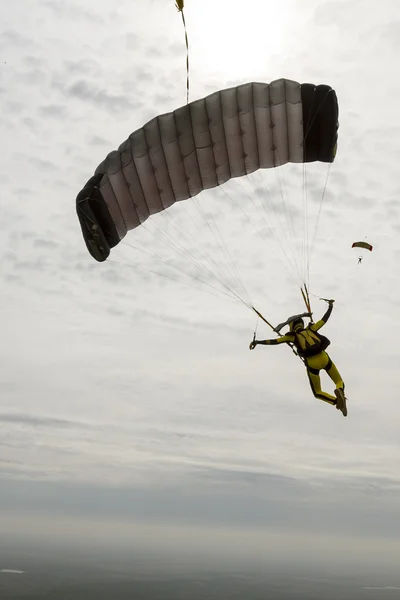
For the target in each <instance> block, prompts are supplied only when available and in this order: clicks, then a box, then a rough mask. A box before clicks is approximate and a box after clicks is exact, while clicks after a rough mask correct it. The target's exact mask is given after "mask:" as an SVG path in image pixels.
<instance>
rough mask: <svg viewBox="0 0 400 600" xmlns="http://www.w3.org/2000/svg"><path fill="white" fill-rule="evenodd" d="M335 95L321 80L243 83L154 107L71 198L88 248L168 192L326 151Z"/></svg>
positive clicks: (156, 205) (332, 132) (159, 204)
mask: <svg viewBox="0 0 400 600" xmlns="http://www.w3.org/2000/svg"><path fill="white" fill-rule="evenodd" d="M337 129H338V104H337V97H336V93H335V91H334V90H333V89H332V88H331V87H329V86H327V85H314V84H310V83H304V84H300V83H298V82H295V81H291V80H287V79H279V80H277V81H273V82H271V83H269V84H268V83H246V84H243V85H239V86H237V87H232V88H228V89H224V90H221V91H218V92H215V93H213V94H211V95H209V96H207V97H205V98H203V99H200V100H196V101H194V102H191V103H189V104H187V105H185V106H182V107H181V108H178V109H177V110H175V111H173V112H171V113H166V114H162V115H160V116H158V117H155V118H154V119H152V120H151V121H149V122H148V123H147V124H146V125H144V127H142V128H140V129H138V130H136V131H135V132H133V133H132V134H131V135H130V136H129V138H128V139H127V140H126V141H125V142H124V143H123V144H122V145H121V146H120V147H119V149H118V150H117V151H114V152H111V153H110V154H109V155H108V156H107V158H106V159H105V160H104V161H103V162H102V163H101V164H100V165H99V166H98V167H97V169H96V171H95V175H94V176H93V177H92V178H91V179H89V181H88V182H87V183H86V185H85V187H84V188H83V189H82V190H81V191H80V192H79V194H78V196H77V199H76V209H77V214H78V217H79V220H80V224H81V228H82V232H83V236H84V239H85V242H86V245H87V248H88V250H89V252H90V253H91V255H92V256H93V257H94V258H95V259H96V260H98V261H103V260H106V258H107V257H108V255H109V253H110V248H112V247H113V246H116V245H117V244H118V243H119V242H120V241H121V240H122V239H123V238H124V237H125V235H126V234H127V232H128V231H129V230H131V229H134V228H135V227H138V226H139V225H141V224H142V223H144V221H146V219H147V218H148V217H149V216H150V215H152V214H155V213H157V212H160V211H162V210H164V209H166V208H168V207H169V206H171V205H172V204H174V203H175V202H177V201H181V200H186V199H188V198H191V197H194V196H196V195H197V194H199V193H200V192H201V191H203V190H206V189H210V188H214V187H216V186H219V185H222V184H223V183H225V182H226V181H228V180H230V179H232V178H235V177H242V176H244V175H247V174H250V173H252V172H254V171H256V170H257V169H269V168H273V167H278V166H281V165H284V164H285V163H288V162H292V163H303V162H304V163H306V162H314V161H321V162H326V163H331V162H333V161H334V159H335V154H336V145H337Z"/></svg>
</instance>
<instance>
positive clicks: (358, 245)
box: [351, 242, 379, 254]
mask: <svg viewBox="0 0 400 600" xmlns="http://www.w3.org/2000/svg"><path fill="white" fill-rule="evenodd" d="M351 247H352V248H365V250H369V251H370V252H371V251H372V248H373V246H371V244H368V243H367V242H354V243H353V244H352V246H351ZM378 254H379V252H378Z"/></svg>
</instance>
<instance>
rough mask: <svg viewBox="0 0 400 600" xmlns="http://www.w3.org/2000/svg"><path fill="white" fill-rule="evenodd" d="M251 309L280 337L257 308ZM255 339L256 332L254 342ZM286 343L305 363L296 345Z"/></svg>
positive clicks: (254, 337) (254, 336)
mask: <svg viewBox="0 0 400 600" xmlns="http://www.w3.org/2000/svg"><path fill="white" fill-rule="evenodd" d="M251 309H252V310H253V311H254V312H255V313H256V315H258V316H259V317H260V319H261V320H262V321H264V323H266V324H267V325H268V326H269V327H271V329H272V330H273V331H274V332H275V333H276V335H279V333H278V332H277V331H276V329H275V327H274V326H273V325H271V323H270V322H269V321H267V319H266V318H265V317H264V316H263V315H262V314H261V313H260V311H258V310H257V309H256V308H254V306H252V307H251ZM255 339H256V332H254V335H253V342H254V341H255ZM285 343H286V344H287V345H288V346H289V348H290V349H291V350H292V352H293V354H295V355H296V356H298V357H299V358H300V360H301V361H302V362H303V363H304V359H303V358H302V357H301V356H300V354H299V353H298V352H297V350H296V348H295V346H294V344H292V343H291V342H285Z"/></svg>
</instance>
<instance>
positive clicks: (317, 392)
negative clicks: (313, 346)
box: [307, 357, 336, 405]
mask: <svg viewBox="0 0 400 600" xmlns="http://www.w3.org/2000/svg"><path fill="white" fill-rule="evenodd" d="M312 358H314V357H312ZM308 360H309V359H308ZM308 360H307V363H308ZM319 371H320V370H319V369H314V368H312V367H310V366H309V365H307V375H308V381H309V382H310V387H311V390H312V393H313V394H314V396H315V397H316V398H318V400H323V401H324V402H328V404H333V405H336V398H335V396H331V394H328V393H327V392H323V391H322V389H321V378H320V376H319Z"/></svg>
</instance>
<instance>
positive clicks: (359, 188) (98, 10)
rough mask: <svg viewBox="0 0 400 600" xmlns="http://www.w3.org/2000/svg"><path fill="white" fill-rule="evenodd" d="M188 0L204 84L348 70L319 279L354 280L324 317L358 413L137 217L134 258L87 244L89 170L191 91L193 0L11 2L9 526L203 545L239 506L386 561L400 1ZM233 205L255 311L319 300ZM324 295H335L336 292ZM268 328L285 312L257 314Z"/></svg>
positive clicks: (4, 325) (3, 92) (5, 36)
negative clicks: (183, 280) (115, 525)
mask: <svg viewBox="0 0 400 600" xmlns="http://www.w3.org/2000/svg"><path fill="white" fill-rule="evenodd" d="M186 4H187V6H186V21H187V27H188V33H189V42H190V67H191V71H190V82H191V89H190V99H191V100H195V99H196V98H200V97H203V96H204V95H206V94H208V93H211V92H213V91H216V90H218V89H222V88H224V87H229V86H231V85H237V84H239V83H244V82H247V81H266V82H268V81H272V80H274V79H277V78H280V77H287V78H291V79H294V80H296V81H300V82H303V81H311V82H313V83H328V84H329V85H331V86H332V87H333V88H334V89H335V90H336V92H337V95H338V99H339V110H340V113H339V121H340V128H339V145H338V153H337V158H336V160H335V162H334V164H333V166H332V168H331V170H330V173H329V184H328V187H327V192H326V197H325V199H324V203H323V210H322V212H321V217H320V220H319V224H318V230H317V237H316V241H315V246H314V251H313V254H312V262H311V268H310V285H311V289H312V291H313V292H314V293H315V294H316V296H324V297H334V298H335V299H336V303H335V307H334V311H333V315H332V317H331V320H330V322H329V324H328V325H327V326H326V327H325V329H324V333H325V334H326V335H327V336H328V337H329V338H330V339H331V341H332V344H331V346H330V354H331V356H332V359H333V360H334V361H335V362H336V364H337V366H338V368H339V370H340V372H341V373H342V375H343V378H344V380H345V382H346V390H347V395H348V398H349V400H348V408H349V416H348V417H347V419H344V418H343V417H342V415H341V414H340V413H339V412H338V411H336V410H335V409H333V408H332V407H330V406H328V405H326V404H324V403H322V402H320V401H318V400H316V399H315V398H313V396H312V394H311V392H310V389H309V385H308V381H307V378H306V374H305V373H304V368H303V366H302V365H301V363H300V361H299V360H298V359H296V357H294V356H293V355H292V354H291V353H290V351H289V349H288V348H287V347H278V348H265V347H258V348H257V349H256V350H255V351H254V352H249V350H248V344H249V342H250V341H251V339H252V336H253V331H254V327H255V324H256V320H255V318H254V316H253V315H252V313H251V312H250V311H249V310H248V309H247V308H246V307H245V306H243V305H242V304H240V303H235V302H232V301H231V300H230V299H228V298H226V297H225V296H223V295H222V294H219V295H217V297H215V296H212V295H209V294H206V293H204V292H202V291H199V290H197V289H195V288H194V287H190V286H185V285H182V284H180V283H176V282H173V281H171V280H170V279H168V278H166V277H159V276H157V275H155V274H154V273H153V272H152V271H153V270H155V271H157V270H158V271H160V264H157V261H155V262H153V263H152V262H151V261H150V260H149V258H142V255H140V256H139V257H138V258H137V256H136V253H135V252H136V251H135V249H134V248H133V247H132V246H131V245H130V244H132V245H134V244H135V242H137V241H138V240H140V243H141V244H142V247H143V246H146V244H147V242H146V238H145V237H143V238H140V235H142V234H138V237H137V238H136V237H135V236H136V232H131V234H129V235H128V236H127V239H126V240H124V241H123V242H122V244H121V245H120V246H121V248H117V249H115V253H113V254H112V256H111V259H113V260H114V259H115V262H109V263H105V264H101V265H100V264H99V263H96V262H95V261H94V260H93V259H92V258H91V256H90V255H89V254H88V252H87V250H86V247H85V244H84V242H83V239H82V235H81V231H80V227H79V222H78V219H77V216H76V212H75V198H76V195H77V193H78V192H79V190H80V189H81V188H82V186H83V185H84V184H85V182H86V181H87V180H88V179H89V177H90V176H91V175H92V174H93V172H94V170H95V168H96V166H97V165H98V164H99V163H100V162H101V161H102V160H103V159H104V158H105V156H106V155H107V153H108V152H110V151H111V150H113V149H115V148H117V147H118V145H119V144H120V143H122V141H123V140H125V139H126V138H127V137H128V135H129V134H130V133H131V132H132V131H134V130H135V129H137V128H139V127H141V126H142V125H143V124H144V123H145V122H146V121H147V120H149V119H150V118H152V117H153V116H155V115H157V114H160V113H163V112H168V111H171V110H173V109H174V108H177V107H178V106H181V105H182V104H184V103H185V101H186V71H185V51H186V49H185V45H184V32H183V25H182V21H181V18H180V15H179V13H178V12H177V11H176V9H175V7H174V2H173V0H168V1H167V0H165V1H164V0H163V1H161V0H153V1H150V2H149V1H145V0H134V1H127V0H125V1H124V0H119V1H118V2H115V1H114V0H85V1H84V2H82V1H79V2H78V1H77V0H76V1H74V0H63V1H61V0H60V1H56V0H47V1H39V0H19V1H18V2H15V3H11V4H10V5H9V6H8V8H7V11H6V14H4V15H3V16H2V18H1V22H0V56H1V65H0V102H1V109H0V127H1V134H0V137H1V161H0V182H1V183H0V185H1V196H0V210H1V218H0V231H1V235H0V252H1V263H0V285H1V294H0V310H1V344H0V469H1V472H0V479H1V481H0V487H1V491H2V492H1V495H0V524H1V527H2V529H3V531H4V532H6V531H8V532H9V533H11V532H12V530H13V527H14V525H12V524H13V523H14V524H15V523H16V522H18V520H19V519H25V520H27V521H26V522H29V523H30V525H29V527H28V529H29V528H30V529H31V531H36V530H38V531H39V530H41V529H42V528H44V527H45V525H44V523H45V522H46V519H48V522H49V523H50V521H51V519H54V518H56V519H57V523H58V525H57V526H58V527H60V531H64V532H66V531H68V530H69V522H70V521H69V520H68V519H70V518H72V517H73V518H74V519H75V520H76V522H77V521H78V520H79V519H84V520H86V521H88V520H89V519H90V518H92V517H94V516H96V517H98V518H99V519H100V520H102V521H104V522H105V521H107V523H112V522H113V520H114V519H119V521H121V520H122V521H123V520H124V519H125V520H129V522H130V523H135V522H136V523H140V524H141V525H140V527H141V528H142V529H140V531H141V532H142V533H143V532H145V525H146V523H149V524H150V523H153V526H154V523H159V524H160V527H161V526H162V527H164V528H168V527H171V528H172V529H175V528H176V527H178V526H179V527H181V528H183V527H186V526H187V527H201V528H202V531H203V534H202V535H203V537H202V538H201V539H202V540H203V542H204V543H203V542H202V543H203V546H204V547H207V545H208V544H211V543H212V542H211V540H212V539H213V538H212V536H213V535H214V537H217V538H218V527H221V528H224V531H225V533H224V534H222V533H221V537H220V538H219V539H220V540H225V539H228V538H225V537H224V535H225V534H226V535H228V536H235V531H238V529H237V528H239V527H241V528H244V529H246V532H247V533H246V535H247V538H246V539H248V540H249V542H248V543H249V544H250V546H251V542H252V540H253V537H252V536H254V540H255V539H256V537H257V536H259V535H260V531H261V532H262V535H263V536H267V535H270V536H275V535H277V534H280V536H281V537H279V539H280V544H281V549H282V555H285V553H286V548H288V547H289V546H290V547H291V548H292V550H291V551H292V552H294V553H295V552H296V550H295V549H296V548H297V546H296V543H298V544H299V546H298V548H299V554H301V547H302V544H301V543H300V542H299V540H304V539H308V540H310V539H314V540H315V539H317V537H318V539H319V540H320V543H321V544H322V545H321V546H315V548H317V547H318V548H320V547H321V548H324V549H325V550H326V549H327V548H331V551H332V553H333V554H335V549H336V548H337V547H338V546H337V541H338V539H339V538H340V537H341V536H345V537H347V538H351V539H352V540H353V543H354V544H358V546H357V548H361V547H362V548H363V552H365V553H367V554H368V553H369V556H370V558H371V561H375V562H376V561H378V562H379V560H383V558H385V559H386V558H387V559H388V560H389V557H390V556H392V557H393V560H394V557H395V556H396V552H397V556H398V555H399V554H400V549H398V548H397V550H396V544H399V539H400V529H399V523H400V487H399V484H400V450H399V434H398V429H399V422H400V392H399V384H400V375H399V350H398V339H399V336H400V323H399V319H398V313H399V307H400V299H399V294H400V284H399V281H398V264H399V260H400V213H399V209H398V206H399V204H398V203H399V193H400V184H399V181H398V169H399V167H398V165H399V161H400V124H399V113H398V104H399V95H400V83H399V81H400V80H399V78H398V74H397V71H398V66H397V65H398V64H399V61H400V7H399V3H398V0H381V1H380V2H378V3H377V2H371V1H370V0H356V1H353V0H343V1H341V2H334V1H332V2H329V1H327V2H324V1H321V0H281V1H280V2H266V0H248V1H247V2H246V3H243V2H233V1H232V0H220V1H219V2H215V1H212V0H202V1H201V2H200V1H196V0H187V2H186ZM310 172H311V176H312V173H313V171H312V169H311V171H310ZM325 173H326V171H325ZM260 181H261V180H260ZM296 181H298V180H296V179H295V178H292V179H290V177H289V179H288V185H289V186H292V188H293V187H295V185H296ZM255 182H256V179H254V180H253V181H247V183H246V185H247V186H248V187H247V191H248V192H249V190H250V194H251V190H252V189H253V190H256V187H254V188H252V187H251V186H252V185H254V186H256V183H255ZM309 183H310V190H311V195H312V194H313V193H314V188H313V183H314V182H313V180H312V179H310V182H309ZM318 185H319V186H321V180H319V181H318ZM230 186H231V187H230V188H229V190H234V187H235V184H232V183H231V184H230ZM238 186H239V187H240V184H238ZM257 186H259V183H258V184H257ZM257 189H259V188H258V187H257ZM213 193H214V192H210V191H208V192H206V193H205V194H204V203H205V204H204V206H206V207H207V209H210V210H212V208H213V206H212V201H213V200H214V199H215V198H217V197H219V198H221V197H222V196H221V192H220V191H219V192H215V196H213ZM296 193H297V192H296ZM218 194H219V196H218ZM298 194H299V195H301V194H302V190H301V189H299V192H298ZM200 200H201V201H203V197H201V198H200ZM314 204H315V203H314ZM312 208H314V214H315V215H316V214H318V210H316V209H317V208H318V205H317V204H315V206H312ZM222 213H223V211H222ZM228 213H229V211H228ZM223 217H224V226H225V228H224V235H225V236H226V237H225V239H226V241H227V243H228V244H229V245H231V252H232V256H233V260H234V263H235V268H236V269H237V272H238V273H239V274H240V277H243V278H244V280H245V282H246V288H247V290H248V292H249V294H251V299H252V300H253V299H254V302H255V303H256V305H257V306H258V307H259V309H260V310H261V311H262V312H263V313H265V316H266V317H267V318H269V319H270V320H271V321H273V322H274V323H277V322H280V321H283V320H284V319H285V318H286V317H288V316H289V315H290V314H293V313H297V312H301V311H303V310H304V307H303V305H302V302H301V297H300V295H299V291H298V288H296V287H295V286H294V285H293V282H292V281H291V280H290V278H288V277H287V276H286V272H285V269H284V268H283V265H284V262H285V261H284V260H282V261H281V260H280V259H282V258H283V259H284V257H283V256H282V255H281V257H279V256H277V257H276V255H275V253H273V252H272V251H271V252H270V251H269V246H268V243H267V245H266V246H263V242H262V240H261V239H260V238H259V237H257V236H255V235H253V232H252V229H251V228H249V229H248V230H246V231H245V230H244V229H243V231H242V228H241V227H242V224H243V223H242V221H241V220H240V219H241V217H240V213H238V212H236V213H234V214H232V218H231V220H230V219H229V218H227V217H226V215H225V213H223ZM228 217H229V214H228ZM155 222H157V221H155ZM239 234H243V236H244V237H243V238H241V240H242V241H241V243H240V244H239V242H238V239H239V238H238V235H239ZM365 238H367V240H368V241H369V242H370V243H371V244H373V245H374V250H373V252H372V253H365V258H364V260H363V263H362V265H357V256H358V254H357V252H356V253H354V251H352V249H351V244H352V242H353V241H358V240H364V239H365ZM152 239H153V241H154V244H155V246H154V247H155V248H156V251H157V253H158V254H160V253H162V252H163V249H162V248H163V246H162V244H161V243H160V242H159V241H157V239H155V238H154V236H153V238H152ZM200 242H201V240H200ZM151 243H153V242H151ZM211 243H212V241H211ZM157 244H158V245H157ZM199 245H200V246H201V243H200V244H199ZM216 251H217V249H216ZM118 253H119V254H118ZM278 254H279V248H278ZM150 258H151V257H150ZM131 259H132V261H133V262H135V263H136V264H139V266H140V265H141V266H142V267H143V268H142V269H137V268H135V269H131V268H129V266H126V264H128V265H129V262H126V261H127V260H129V261H130V260H131ZM119 260H120V262H119ZM177 260H178V262H177V263H176V264H179V265H180V264H181V263H180V262H179V260H180V259H179V258H177ZM141 261H142V262H141ZM161 271H162V272H164V271H163V266H162V265H161ZM312 301H313V310H314V313H315V316H316V317H319V316H320V314H323V312H324V311H325V309H326V304H325V303H323V302H321V301H319V300H318V299H317V298H316V297H314V296H313V297H312ZM257 336H258V337H259V338H260V337H270V336H271V332H270V331H268V329H267V328H266V326H263V325H262V324H259V325H258V330H257ZM325 385H326V386H327V389H330V390H331V391H332V389H331V385H330V384H329V383H328V382H327V381H326V383H325ZM66 500H68V501H66ZM93 505H94V506H97V509H94V514H93V513H92V512H91V513H90V514H89V512H90V511H89V512H88V510H87V506H93ZM46 515H47V516H46ZM60 515H65V522H63V521H62V519H61V518H60ZM21 522H22V521H21ZM23 522H25V521H23ZM149 526H150V525H149ZM254 526H256V528H257V533H256V532H255V530H254V529H252V527H254ZM110 527H111V526H110ZM207 527H210V532H211V531H214V534H212V533H210V536H209V537H208V538H206V534H205V531H206V529H207ZM49 528H50V529H49V531H50V530H51V527H50V525H49ZM143 528H144V529H143ZM260 528H261V529H260ZM111 529H112V527H111ZM107 531H108V530H106V529H105V532H106V533H104V535H105V536H107V535H108V533H107ZM188 531H189V530H188ZM197 531H200V529H198V530H197ZM216 531H217V533H215V532H216ZM221 531H222V529H221ZM252 531H253V533H252ZM226 532H228V533H226ZM143 535H146V534H145V533H143ZM188 535H189V534H188ZM299 536H300V537H299ZM301 536H303V537H301ZM304 536H305V537H304ZM307 536H308V537H307ZM321 536H322V537H321ZM190 537H191V539H193V536H192V534H191V535H190ZM182 539H183V538H182ZM199 539H200V538H199ZM229 539H230V538H229ZM257 539H258V542H257V543H260V544H262V541H260V539H259V538H257ZM265 539H266V538H265ZM271 539H272V538H271ZM274 539H275V538H274ZM277 539H278V538H276V539H275V543H276V544H278V541H277ZM295 540H297V542H296V541H295ZM321 540H322V541H321ZM377 540H378V541H379V543H378V542H377ZM199 543H200V542H199ZM221 543H224V542H221ZM227 543H228V542H227ZM250 546H249V547H250ZM332 548H333V550H332ZM394 548H395V550H394ZM293 549H294V550H293ZM377 549H378V550H379V556H376V552H377ZM318 552H319V550H316V553H318Z"/></svg>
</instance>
